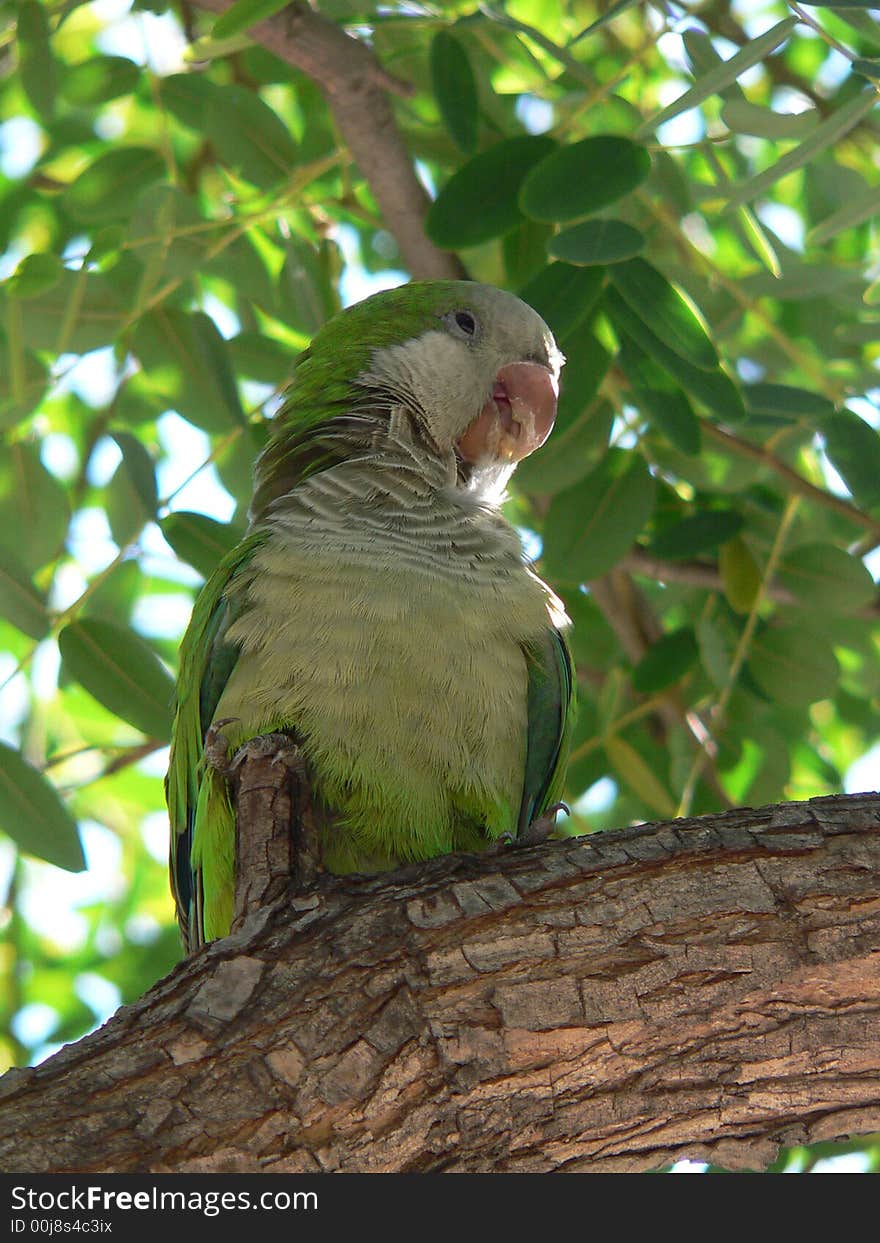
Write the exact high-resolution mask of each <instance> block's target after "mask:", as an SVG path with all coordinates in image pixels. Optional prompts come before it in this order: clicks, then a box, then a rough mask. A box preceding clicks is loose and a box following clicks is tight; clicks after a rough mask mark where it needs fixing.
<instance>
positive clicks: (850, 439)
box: [820, 410, 880, 508]
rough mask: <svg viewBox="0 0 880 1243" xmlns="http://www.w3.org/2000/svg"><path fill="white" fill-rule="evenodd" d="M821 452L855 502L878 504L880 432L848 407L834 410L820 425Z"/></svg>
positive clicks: (879, 493)
mask: <svg viewBox="0 0 880 1243" xmlns="http://www.w3.org/2000/svg"><path fill="white" fill-rule="evenodd" d="M820 430H821V431H822V433H823V435H824V437H825V452H826V453H827V455H828V458H829V460H830V462H831V464H832V466H833V467H834V469H835V470H836V471H837V473H838V474H839V475H840V477H841V478H842V479H843V481H844V483H845V484H846V486H847V487H848V488H849V490H850V492H851V493H852V495H853V497H854V499H855V501H856V503H857V504H858V505H865V506H867V507H868V508H873V507H874V506H875V505H880V436H878V435H877V433H876V431H875V430H874V428H873V427H871V425H870V424H869V423H866V422H865V420H864V419H860V418H859V416H858V415H857V414H853V412H852V411H851V410H838V411H837V413H836V414H832V415H831V416H830V418H827V419H825V420H824V422H823V423H822V425H821V429H820Z"/></svg>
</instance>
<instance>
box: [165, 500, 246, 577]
mask: <svg viewBox="0 0 880 1243" xmlns="http://www.w3.org/2000/svg"><path fill="white" fill-rule="evenodd" d="M159 526H160V527H161V528H162V534H163V535H164V536H165V538H166V540H167V541H168V543H169V544H170V545H171V547H172V548H173V549H174V551H175V553H176V554H177V556H178V557H180V559H181V561H186V562H187V564H188V565H191V566H192V567H193V569H195V570H198V572H199V573H200V574H201V575H202V577H203V578H209V577H210V576H211V574H212V573H213V572H214V570H215V569H216V568H217V565H218V564H219V562H220V561H221V559H222V558H223V557H225V556H226V554H227V553H228V552H231V550H232V549H233V548H234V547H235V546H236V544H237V543H239V541H240V540H241V538H242V532H241V531H240V530H238V529H237V528H236V527H234V526H231V525H230V524H229V523H228V522H216V521H215V520H214V519H213V518H208V517H207V516H206V515H205V514H196V513H189V512H188V511H186V510H178V511H176V512H175V513H173V514H169V515H168V517H167V518H163V519H162V520H161V522H160V523H159Z"/></svg>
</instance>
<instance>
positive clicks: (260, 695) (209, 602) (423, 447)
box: [166, 281, 572, 950]
mask: <svg viewBox="0 0 880 1243" xmlns="http://www.w3.org/2000/svg"><path fill="white" fill-rule="evenodd" d="M563 362H564V359H563V357H562V355H561V354H560V352H559V350H558V349H557V346H556V343H555V341H554V339H553V336H552V334H551V332H550V330H549V328H548V327H547V325H546V324H545V323H544V322H543V320H542V319H541V318H540V316H539V315H538V314H537V313H536V312H535V311H533V310H532V309H531V307H528V306H526V305H525V303H523V302H521V301H520V300H519V299H518V298H516V297H515V296H514V295H513V294H510V293H506V292H503V291H501V290H499V289H494V288H492V287H490V286H487V285H479V284H474V283H471V282H467V281H417V282H413V283H411V284H409V285H405V286H403V287H401V288H399V289H394V290H389V291H385V292H382V293H378V294H375V295H374V296H372V297H369V298H367V299H366V300H365V301H363V302H360V303H358V304H356V305H354V306H352V307H349V308H348V309H347V310H344V311H342V312H340V313H339V314H338V315H336V316H334V317H333V318H332V319H330V320H329V321H328V322H327V323H326V324H325V325H324V326H323V327H322V328H321V329H320V331H319V332H318V333H317V334H316V336H315V337H314V339H313V341H312V343H311V345H310V346H309V348H308V349H307V350H306V351H305V352H304V353H303V354H302V355H301V356H300V357H299V358H298V359H297V361H296V365H295V369H294V376H293V380H292V382H291V384H290V386H289V388H288V390H287V392H286V395H285V400H284V404H283V406H282V408H281V410H280V412H279V413H278V414H277V416H276V417H275V419H274V420H273V424H272V430H271V435H270V439H269V441H268V444H267V446H266V448H265V449H264V451H263V452H262V454H261V456H260V457H259V459H258V461H257V463H256V466H255V480H254V494H253V501H252V504H251V509H250V527H249V531H248V533H247V535H246V536H245V538H244V539H243V540H242V542H241V543H240V544H239V545H238V547H236V548H235V549H234V550H233V551H232V552H230V553H229V554H228V555H227V556H226V557H225V558H224V559H223V561H222V562H221V563H220V565H219V566H218V568H217V569H216V570H215V572H214V573H213V574H212V576H211V577H210V579H209V580H208V581H207V583H206V584H205V586H204V587H203V589H202V591H201V593H200V595H199V597H198V599H197V601H196V605H195V608H194V610H193V615H192V620H191V622H190V625H189V628H188V629H187V632H186V635H185V637H184V639H183V643H182V645H181V664H180V676H179V681H178V692H177V704H176V715H175V724H174V734H173V741H172V746H171V760H170V768H169V772H168V777H167V782H166V784H167V795H168V806H169V813H170V820H171V829H172V843H171V876H172V887H173V891H174V896H175V900H176V904H177V912H178V918H179V921H180V926H181V931H182V938H183V942H184V945H185V947H186V948H187V949H188V950H192V949H194V948H196V947H198V946H199V945H202V944H204V943H205V942H206V941H210V940H211V939H213V938H215V937H222V936H225V935H226V934H227V933H228V931H229V928H230V922H231V919H232V909H233V894H234V885H235V858H234V854H235V821H234V810H233V807H232V804H231V801H230V795H229V791H228V788H227V781H226V777H225V776H224V774H223V772H222V771H220V767H219V766H217V765H216V764H215V763H212V761H211V759H210V758H206V755H205V739H206V735H207V734H208V731H209V729H211V727H212V724H213V725H214V727H215V729H216V727H217V725H218V723H222V726H223V739H224V743H226V744H228V754H229V755H233V754H234V753H235V751H236V750H237V749H238V748H239V747H241V745H242V744H243V743H245V742H246V741H247V740H248V739H251V738H254V737H256V736H257V735H262V734H266V733H270V732H285V733H287V734H289V736H290V737H291V739H292V740H293V741H294V742H295V743H296V744H297V746H298V747H299V748H300V750H301V753H302V755H303V757H304V759H305V762H306V764H307V769H308V773H309V779H310V784H311V787H312V791H313V795H314V797H315V799H316V800H317V801H318V804H319V805H320V807H321V808H322V817H323V821H324V823H325V826H326V827H324V828H322V830H321V834H322V836H321V843H320V846H321V856H322V858H321V863H322V866H323V867H324V868H325V869H326V870H328V871H331V872H336V873H343V872H354V871H357V872H378V871H381V870H384V869H388V868H392V867H395V866H398V865H400V864H402V863H404V862H409V861H413V860H423V859H428V858H431V857H433V856H435V855H440V854H445V853H447V852H449V851H453V850H480V849H484V848H485V847H486V846H487V845H488V844H489V843H491V842H492V841H495V840H497V839H499V838H501V837H503V836H504V835H508V836H509V837H510V838H512V839H517V838H519V839H520V840H522V839H524V838H525V839H526V840H530V839H529V838H528V836H527V835H528V832H529V829H530V827H532V826H534V825H535V824H538V823H540V822H541V820H542V818H543V820H544V822H545V827H546V821H547V818H548V814H549V818H550V823H551V824H552V817H553V815H554V812H555V807H554V802H555V800H556V799H558V798H559V796H560V794H561V787H562V781H563V777H564V769H565V762H566V757H567V739H568V733H569V726H570V723H571V716H572V713H571V709H572V666H571V660H570V657H569V653H568V648H567V645H566V642H565V639H564V637H563V630H564V628H565V627H566V626H567V624H568V618H567V617H566V616H565V612H564V609H563V607H562V605H561V603H560V601H559V600H558V599H557V598H556V597H555V596H554V594H553V592H552V591H551V590H550V588H549V587H548V586H547V585H546V584H545V583H543V582H542V581H541V579H540V578H538V577H537V575H536V574H535V573H534V572H533V571H532V570H531V569H530V568H529V566H528V565H527V564H525V562H524V559H523V553H522V547H521V542H520V538H519V536H518V534H517V532H516V531H515V530H514V529H513V528H512V527H511V526H510V525H509V523H508V522H507V521H506V520H505V518H504V517H503V516H502V514H501V512H500V505H501V503H502V501H503V500H504V491H505V486H506V483H507V481H508V479H509V477H510V475H511V473H512V471H513V469H514V468H515V466H516V463H517V462H518V461H519V460H521V459H522V458H524V457H525V456H526V455H527V454H529V453H531V452H532V451H533V450H535V449H537V448H538V447H539V446H540V445H541V444H542V443H543V442H544V440H545V439H546V438H547V436H548V435H549V433H550V430H551V428H552V426H553V421H554V418H555V415H556V398H557V393H558V382H559V372H560V370H561V367H562V364H563ZM209 751H210V748H209ZM533 832H534V830H533ZM538 835H540V834H538Z"/></svg>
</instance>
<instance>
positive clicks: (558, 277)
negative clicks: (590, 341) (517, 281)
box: [519, 263, 604, 341]
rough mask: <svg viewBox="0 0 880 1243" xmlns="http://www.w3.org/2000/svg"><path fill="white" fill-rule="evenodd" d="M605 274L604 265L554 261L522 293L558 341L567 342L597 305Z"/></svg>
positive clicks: (524, 300) (525, 300)
mask: <svg viewBox="0 0 880 1243" xmlns="http://www.w3.org/2000/svg"><path fill="white" fill-rule="evenodd" d="M603 277H604V272H603V270H602V269H601V268H575V267H572V266H571V264H568V263H550V264H548V265H547V267H546V268H543V269H542V270H541V271H540V272H539V273H538V274H537V276H534V277H533V278H532V279H531V280H530V281H529V283H528V284H527V285H526V286H525V287H524V288H523V289H521V290H520V291H519V296H520V297H521V298H522V300H523V302H527V303H528V304H529V306H531V307H534V309H535V310H536V311H537V312H538V314H539V315H540V316H541V318H542V319H543V320H544V322H545V323H546V324H547V325H548V326H549V328H550V329H551V331H552V332H553V335H554V336H555V337H556V340H557V341H564V340H565V339H566V338H567V337H569V336H570V335H571V334H572V333H574V332H575V331H576V330H577V328H578V327H579V326H580V325H581V324H582V323H583V322H584V320H585V319H586V318H587V316H588V315H589V314H590V312H591V311H592V310H593V309H594V308H595V306H596V303H597V301H598V299H599V294H600V293H601V292H602V280H603Z"/></svg>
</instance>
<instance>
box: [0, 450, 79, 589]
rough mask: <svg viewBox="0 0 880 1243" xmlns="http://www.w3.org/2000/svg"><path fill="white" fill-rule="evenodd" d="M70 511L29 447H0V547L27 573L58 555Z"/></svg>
mask: <svg viewBox="0 0 880 1243" xmlns="http://www.w3.org/2000/svg"><path fill="white" fill-rule="evenodd" d="M69 516H70V508H69V505H68V501H67V494H66V492H65V491H64V488H63V487H62V486H61V484H60V483H59V482H58V480H57V479H56V478H55V476H54V475H50V474H49V472H48V471H47V470H46V468H45V466H44V465H43V464H42V462H41V461H40V458H39V454H38V452H37V450H36V448H35V447H34V446H33V445H30V444H26V443H23V442H21V441H18V442H17V443H15V444H12V445H9V446H7V447H0V546H2V547H3V548H8V549H9V550H10V551H11V552H12V554H13V555H14V556H15V557H16V559H17V560H19V561H20V562H21V564H22V565H23V566H25V568H26V569H27V570H29V571H34V570H39V569H40V568H41V567H42V566H44V565H45V564H46V562H47V561H49V560H51V558H53V557H55V556H57V555H58V553H59V552H61V550H62V548H63V545H64V536H65V534H66V532H67V522H68V518H69Z"/></svg>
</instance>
